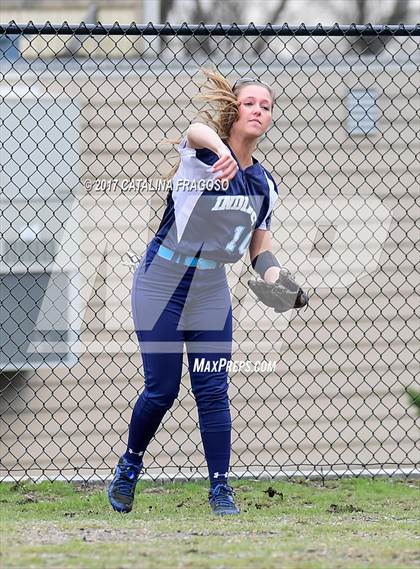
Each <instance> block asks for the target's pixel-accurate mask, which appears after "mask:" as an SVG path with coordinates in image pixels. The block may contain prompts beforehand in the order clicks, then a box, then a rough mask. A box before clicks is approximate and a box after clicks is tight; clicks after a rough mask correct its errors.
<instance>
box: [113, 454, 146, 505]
mask: <svg viewBox="0 0 420 569" xmlns="http://www.w3.org/2000/svg"><path fill="white" fill-rule="evenodd" d="M141 468H142V465H141V464H140V465H139V466H137V465H136V464H132V463H131V462H128V461H127V459H125V458H124V457H123V456H122V457H121V458H120V460H119V461H118V464H117V466H116V467H115V473H114V474H115V475H114V478H113V480H112V482H111V484H110V485H109V487H108V498H109V501H110V504H111V506H112V507H113V508H114V510H115V511H116V512H121V513H124V514H128V512H131V510H132V508H133V502H134V492H135V490H136V484H137V479H138V477H139V474H140V471H141Z"/></svg>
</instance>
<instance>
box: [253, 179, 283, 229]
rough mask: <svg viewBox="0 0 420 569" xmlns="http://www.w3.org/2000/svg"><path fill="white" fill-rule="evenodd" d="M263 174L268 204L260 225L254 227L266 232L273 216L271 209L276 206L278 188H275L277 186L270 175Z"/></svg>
mask: <svg viewBox="0 0 420 569" xmlns="http://www.w3.org/2000/svg"><path fill="white" fill-rule="evenodd" d="M264 173H265V177H266V180H267V186H268V192H267V193H268V200H267V202H268V204H267V211H266V213H265V215H264V217H263V219H262V221H261V223H260V224H259V225H258V226H257V227H256V229H262V230H264V231H268V230H269V229H270V227H271V217H272V214H273V209H274V206H275V205H276V202H277V199H278V188H277V184H276V183H275V181H274V180H273V178H272V176H271V175H270V174H268V173H267V172H264Z"/></svg>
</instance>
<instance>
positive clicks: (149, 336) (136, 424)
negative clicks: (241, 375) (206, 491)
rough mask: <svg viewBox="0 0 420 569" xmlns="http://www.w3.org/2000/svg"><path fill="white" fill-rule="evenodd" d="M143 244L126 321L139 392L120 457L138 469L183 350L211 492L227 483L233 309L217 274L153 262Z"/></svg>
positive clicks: (151, 250)
mask: <svg viewBox="0 0 420 569" xmlns="http://www.w3.org/2000/svg"><path fill="white" fill-rule="evenodd" d="M156 249H157V245H156V244H155V243H154V241H152V242H151V244H149V247H148V248H147V250H146V253H145V254H144V255H143V257H142V259H141V260H140V262H139V264H138V266H137V268H136V271H135V273H134V278H133V287H132V295H131V302H132V315H133V319H134V326H135V331H136V334H137V338H138V341H139V345H140V351H141V357H142V360H143V367H144V390H143V391H142V393H141V394H140V397H139V398H138V400H137V402H136V404H135V406H134V409H133V413H132V418H131V422H130V428H129V436H128V445H127V450H126V453H125V457H126V458H127V459H128V460H131V461H133V462H137V463H139V464H140V463H141V464H142V463H143V455H144V452H145V450H146V448H147V445H148V443H149V442H150V440H151V439H152V437H153V436H154V434H155V433H156V431H157V429H158V427H159V425H160V423H161V421H162V419H163V417H164V415H165V413H166V411H168V410H169V409H170V408H171V406H172V405H173V403H174V400H175V399H176V398H177V396H178V392H179V388H180V382H181V373H182V361H183V351H184V344H185V347H186V350H187V355H188V367H189V373H190V378H191V388H192V392H193V395H194V397H195V400H196V404H197V410H198V418H199V426H200V432H201V438H202V442H203V448H204V454H205V457H206V461H207V465H208V470H209V477H210V481H211V485H212V486H214V485H216V484H217V483H220V482H222V483H226V482H227V478H228V471H229V462H230V448H231V428H232V423H231V415H230V405H229V398H228V373H227V366H226V365H223V364H225V363H227V362H228V361H229V360H230V359H231V349H232V307H231V298H230V291H229V288H228V283H227V278H226V271H225V268H224V266H223V267H221V268H215V269H198V268H196V267H187V266H185V265H181V264H177V263H174V262H173V261H169V260H167V259H163V258H161V257H159V256H158V255H156V254H155V253H156Z"/></svg>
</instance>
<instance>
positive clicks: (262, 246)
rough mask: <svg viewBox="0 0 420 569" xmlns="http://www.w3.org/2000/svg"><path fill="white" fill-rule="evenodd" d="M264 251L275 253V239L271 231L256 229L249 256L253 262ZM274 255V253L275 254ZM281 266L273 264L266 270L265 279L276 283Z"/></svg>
mask: <svg viewBox="0 0 420 569" xmlns="http://www.w3.org/2000/svg"><path fill="white" fill-rule="evenodd" d="M264 251H269V252H270V253H271V254H273V241H272V238H271V231H267V230H264V229H255V230H254V233H253V234H252V239H251V242H250V244H249V256H250V259H251V262H254V261H255V259H256V258H257V256H258V255H259V254H260V253H263V252H264ZM273 255H274V254H273ZM279 273H280V267H279V266H276V265H273V266H272V267H269V268H268V269H267V270H266V271H265V272H264V277H263V278H264V280H265V281H266V282H268V283H274V282H276V280H277V279H278V277H279Z"/></svg>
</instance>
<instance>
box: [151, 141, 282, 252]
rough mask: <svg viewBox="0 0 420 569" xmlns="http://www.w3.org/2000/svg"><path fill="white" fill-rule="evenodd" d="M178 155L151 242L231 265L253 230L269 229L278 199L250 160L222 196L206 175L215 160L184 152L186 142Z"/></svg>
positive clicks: (261, 170)
mask: <svg viewBox="0 0 420 569" xmlns="http://www.w3.org/2000/svg"><path fill="white" fill-rule="evenodd" d="M178 150H179V152H180V155H181V162H180V165H179V168H178V170H177V172H176V174H175V176H174V177H173V179H172V185H171V191H170V192H169V194H168V198H167V202H166V209H165V212H164V214H163V218H162V221H161V223H160V226H159V229H158V230H157V233H156V235H155V237H154V241H157V243H159V244H163V245H164V246H165V247H169V248H170V249H173V250H175V251H177V252H178V253H181V254H184V255H191V256H196V257H203V258H206V259H213V260H215V261H218V262H222V263H236V261H238V260H239V259H240V258H241V257H242V256H243V255H244V253H245V252H246V249H247V248H248V246H249V242H250V240H251V237H252V233H253V231H254V229H264V230H268V229H269V228H270V223H271V215H272V211H273V207H274V204H275V202H276V200H277V196H278V191H277V186H276V184H275V182H274V180H273V177H272V176H271V174H270V173H269V172H267V170H266V169H265V168H264V167H263V166H262V165H261V164H260V163H259V162H258V161H257V160H256V159H255V158H253V161H254V163H253V164H252V166H249V167H248V168H245V169H244V170H242V169H239V170H238V172H237V173H236V175H235V177H234V178H233V179H232V180H230V182H229V187H228V189H227V190H223V189H221V185H220V183H219V182H217V178H216V176H215V173H213V172H212V171H211V168H212V165H213V164H214V163H215V162H216V161H217V160H218V156H217V154H215V153H214V152H212V151H211V150H209V149H207V148H200V149H194V148H190V147H189V146H187V141H186V138H184V139H183V140H182V141H181V143H180V145H179V146H178ZM231 151H232V149H231ZM232 154H233V151H232Z"/></svg>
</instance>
